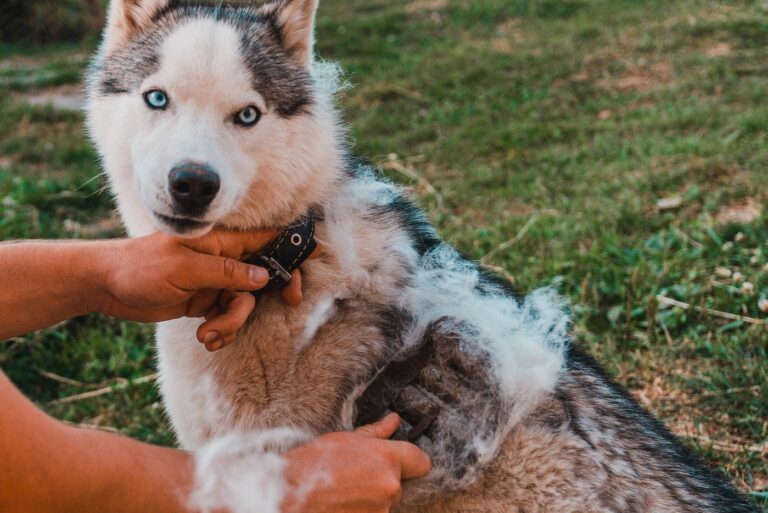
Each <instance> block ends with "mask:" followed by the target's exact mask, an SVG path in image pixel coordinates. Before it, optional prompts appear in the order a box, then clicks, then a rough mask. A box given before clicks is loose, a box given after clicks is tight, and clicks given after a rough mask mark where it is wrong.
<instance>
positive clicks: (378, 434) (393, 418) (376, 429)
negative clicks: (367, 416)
mask: <svg viewBox="0 0 768 513" xmlns="http://www.w3.org/2000/svg"><path fill="white" fill-rule="evenodd" d="M398 427H400V416H399V415H398V414H397V413H390V414H389V415H387V416H386V417H384V418H383V419H381V420H379V421H377V422H374V423H373V424H368V425H367V426H361V427H359V428H357V429H356V430H355V433H360V434H363V435H368V436H372V437H374V438H384V439H387V438H389V437H391V436H392V435H394V434H395V431H397V428H398Z"/></svg>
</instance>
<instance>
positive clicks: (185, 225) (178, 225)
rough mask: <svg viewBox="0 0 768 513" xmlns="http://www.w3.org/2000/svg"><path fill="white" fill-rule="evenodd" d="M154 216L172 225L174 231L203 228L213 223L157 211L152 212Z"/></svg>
mask: <svg viewBox="0 0 768 513" xmlns="http://www.w3.org/2000/svg"><path fill="white" fill-rule="evenodd" d="M153 214H154V215H155V217H157V218H158V219H159V220H161V221H162V222H164V223H165V224H167V225H169V226H172V227H173V228H174V229H175V230H176V231H179V232H185V231H187V230H193V229H195V228H205V227H206V226H210V225H212V224H213V223H211V222H206V221H198V220H197V219H192V218H190V217H171V216H166V215H163V214H159V213H157V212H153Z"/></svg>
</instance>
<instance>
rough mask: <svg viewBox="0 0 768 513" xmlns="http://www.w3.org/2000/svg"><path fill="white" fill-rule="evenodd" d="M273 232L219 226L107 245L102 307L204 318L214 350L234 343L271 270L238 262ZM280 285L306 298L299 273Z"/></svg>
mask: <svg viewBox="0 0 768 513" xmlns="http://www.w3.org/2000/svg"><path fill="white" fill-rule="evenodd" d="M276 235H277V234H276V232H274V231H255V232H227V231H220V230H215V231H213V232H211V233H209V234H207V235H205V236H203V237H200V238H196V239H182V238H176V237H171V236H168V235H165V234H163V233H155V234H152V235H149V236H146V237H141V238H136V239H121V240H116V241H110V242H106V243H104V247H103V251H100V252H99V254H98V257H97V258H98V259H99V261H100V265H99V266H98V267H99V268H100V269H101V270H102V271H101V272H102V273H103V276H102V280H101V282H102V283H104V290H103V297H102V298H101V300H100V301H99V305H100V307H99V311H100V312H102V313H104V314H106V315H110V316H112V317H117V318H120V319H127V320H133V321H140V322H159V321H165V320H170V319H176V318H179V317H205V318H206V322H204V323H203V324H202V325H201V326H200V327H199V329H198V331H197V338H198V340H200V342H202V343H204V344H205V347H206V348H207V349H208V350H209V351H215V350H217V349H220V348H222V347H224V346H225V345H227V344H229V343H230V342H232V341H233V340H234V338H235V336H236V335H237V331H238V330H239V329H240V327H241V326H242V325H243V324H244V323H245V321H246V320H247V319H248V316H249V315H250V314H251V312H252V311H253V308H254V306H255V304H256V301H255V298H254V297H253V295H252V294H251V293H250V291H254V290H259V289H261V288H263V287H264V286H265V285H266V284H267V281H268V279H269V275H268V273H267V271H266V269H264V268H262V267H258V266H254V265H249V264H246V263H243V262H241V261H240V260H241V259H242V258H243V257H246V256H248V255H251V254H253V253H256V252H258V251H259V250H260V249H261V248H262V247H264V246H265V245H266V244H267V243H268V242H269V241H271V240H272V239H273V238H274V237H275V236H276ZM292 276H293V277H292V279H291V281H290V283H289V284H288V285H287V286H286V287H285V288H284V289H283V290H282V298H283V301H285V302H286V303H287V304H289V305H297V304H299V303H301V274H300V273H299V272H298V270H296V271H294V273H293V275H292Z"/></svg>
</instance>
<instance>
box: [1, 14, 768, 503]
mask: <svg viewBox="0 0 768 513" xmlns="http://www.w3.org/2000/svg"><path fill="white" fill-rule="evenodd" d="M763 4H764V2H762V1H732V2H705V1H694V0H681V1H679V2H661V1H652V0H646V1H639V0H617V1H608V0H599V1H598V0H589V1H587V0H585V1H551V0H539V1H535V0H531V1H525V0H509V1H505V2H502V1H495V0H476V1H473V2H462V1H459V0H447V1H446V0H442V1H441V0H425V1H415V2H403V1H384V0H365V1H363V0H353V1H347V2H342V1H338V0H333V1H331V0H329V1H326V2H324V4H323V5H322V7H321V10H320V14H319V19H318V51H319V52H320V54H321V55H322V56H323V57H325V58H329V59H334V60H339V61H341V63H342V64H343V65H344V67H345V68H346V69H347V70H348V72H349V78H350V79H351V81H352V82H353V83H354V84H355V87H354V89H352V90H350V91H348V92H347V93H346V96H345V97H344V98H343V106H344V107H345V109H346V116H347V119H348V120H349V122H350V124H351V130H352V134H353V136H354V138H355V140H356V141H357V146H358V149H359V151H360V152H361V153H362V154H364V155H366V156H368V157H371V158H372V159H373V160H374V161H375V162H377V163H380V164H381V165H382V167H383V168H384V169H385V172H386V173H387V174H388V175H389V176H391V177H392V178H393V179H395V180H397V181H399V182H402V183H403V184H405V185H408V186H411V187H412V188H413V190H414V194H415V195H416V196H418V197H419V199H420V201H421V202H422V204H423V205H424V207H425V208H426V209H427V210H428V212H429V215H430V217H431V219H432V220H433V221H434V223H435V224H436V226H437V227H438V228H439V229H440V231H441V233H442V234H443V235H444V236H445V237H446V238H447V239H448V240H449V241H451V242H452V243H454V244H455V245H456V246H457V247H458V248H460V249H461V250H462V251H464V252H466V253H468V254H469V255H471V256H473V257H476V258H478V259H480V258H483V257H485V256H486V255H488V254H491V257H490V258H488V259H487V262H486V263H487V264H489V265H492V266H494V267H495V268H497V269H501V270H503V271H504V272H505V273H506V274H507V275H508V276H509V277H510V278H511V279H513V280H514V281H515V282H516V284H517V285H518V287H519V288H521V289H523V290H527V289H530V288H533V287H536V286H540V285H548V284H549V285H554V286H556V287H557V288H558V290H560V291H561V293H563V294H564V295H565V296H566V297H568V298H569V299H570V301H571V302H572V304H573V311H574V316H575V318H576V325H575V330H576V333H577V336H578V338H579V339H580V340H581V341H582V342H583V343H584V344H586V345H587V346H588V347H589V348H590V349H591V350H592V351H593V352H594V353H595V354H596V355H597V356H598V357H599V358H600V360H601V361H603V362H604V363H605V365H606V366H607V368H608V369H609V370H610V371H611V372H612V373H614V374H616V375H617V376H618V378H619V380H620V381H621V382H622V383H623V384H625V385H626V386H627V387H628V388H629V389H630V390H632V391H633V392H634V393H636V394H637V396H638V397H639V398H640V399H641V401H642V402H643V403H644V404H645V405H646V406H647V407H649V408H650V409H651V410H652V411H653V412H654V413H655V414H657V415H658V416H660V417H661V418H662V419H663V420H665V422H667V424H668V425H669V426H670V427H671V428H672V429H673V430H674V431H675V432H677V433H678V434H680V435H683V436H687V440H688V442H689V443H690V444H691V446H693V447H694V448H695V449H696V450H697V451H698V452H699V453H700V454H701V455H703V456H704V457H705V458H707V459H709V460H710V461H712V462H714V463H716V464H717V465H719V466H721V467H722V468H723V469H724V470H725V471H727V472H728V473H730V474H731V475H732V476H733V477H734V479H735V480H736V482H737V483H738V484H739V485H740V486H741V487H742V488H743V489H745V490H750V491H753V492H758V493H756V494H755V495H754V497H755V499H756V500H760V497H764V496H765V492H766V491H768V452H766V451H765V449H764V450H763V451H762V454H761V452H760V451H759V450H758V449H759V446H761V445H762V447H763V448H765V444H766V440H768V401H766V400H765V397H766V396H768V379H766V378H767V377H768V376H767V374H768V371H767V370H766V369H768V366H767V365H766V359H767V358H768V328H766V326H759V325H755V324H751V323H749V322H745V321H744V320H736V321H733V320H729V319H723V318H721V317H718V316H716V315H713V314H712V311H713V310H715V311H720V312H727V313H732V314H740V315H745V316H748V317H750V318H755V319H763V318H766V317H768V315H766V314H765V313H763V312H761V311H760V310H759V308H758V301H759V300H760V299H761V298H766V297H768V273H767V272H765V271H764V270H763V269H764V266H765V265H766V264H768V209H766V208H764V209H763V212H762V213H760V214H757V215H752V216H751V217H752V219H751V220H749V221H748V222H746V223H744V224H729V223H728V216H727V214H728V212H729V211H732V212H737V213H738V212H741V213H745V212H746V213H749V212H750V211H756V210H759V209H760V208H761V207H768V205H766V200H767V199H768V144H767V143H768V141H767V140H766V139H767V134H768V64H767V63H768V10H766V8H765V7H764V5H763ZM50 51H51V52H52V53H50V54H47V53H46V52H41V51H34V52H32V53H30V56H29V57H26V58H24V59H20V57H19V56H20V55H22V54H25V53H27V52H26V50H25V49H23V48H5V47H2V48H0V58H2V59H3V60H2V61H0V81H5V83H6V84H9V87H7V88H6V89H11V88H13V89H14V90H15V92H12V91H7V92H6V93H4V94H3V93H0V155H1V156H2V157H0V236H1V237H2V238H3V239H8V238H15V237H72V236H82V235H83V234H92V233H98V230H88V229H85V228H88V227H89V226H90V225H91V224H92V223H94V221H95V220H97V219H100V218H104V217H107V216H109V214H110V211H111V208H112V204H111V200H110V198H109V195H108V194H107V193H104V192H100V191H101V189H102V187H103V183H102V180H101V179H100V178H96V179H94V177H96V175H97V174H98V172H99V169H98V165H97V162H96V158H95V156H94V153H93V151H92V149H91V148H90V146H89V144H88V142H87V141H86V139H85V137H84V135H83V132H82V123H81V120H80V118H79V116H77V115H74V114H66V113H61V112H57V111H54V110H51V109H45V108H39V107H30V106H26V105H24V103H23V101H22V100H23V98H22V96H20V95H21V94H23V93H24V92H25V91H30V90H34V89H36V88H39V87H42V86H49V85H51V84H61V83H67V82H71V81H76V80H77V74H78V73H79V69H80V68H79V67H80V66H82V65H83V63H84V58H83V57H82V56H83V52H85V54H87V52H88V51H89V50H88V49H87V48H86V49H81V48H71V47H68V48H65V49H63V50H62V49H50ZM47 55H53V57H52V58H51V59H48V58H47ZM72 55H74V57H71V56H72ZM17 61H23V66H21V65H16V64H14V66H15V67H14V66H10V65H8V66H6V65H4V63H6V62H11V63H15V62H17ZM29 77H33V78H31V79H30V78H29ZM34 77H37V78H34ZM40 77H42V78H40ZM46 77H48V78H46ZM50 77H54V78H50ZM403 169H405V170H407V171H408V172H407V173H403ZM414 173H415V174H416V175H419V176H421V177H423V179H424V180H425V181H426V182H428V183H429V184H431V187H426V186H425V182H424V181H421V182H419V181H417V180H414V179H412V178H410V177H409V176H408V174H411V175H413V174H414ZM668 197H678V198H679V200H680V205H679V206H678V207H677V208H674V209H670V210H660V209H659V208H658V206H657V203H658V201H659V199H662V198H668ZM73 227H74V228H73ZM79 227H85V228H84V229H80V228H79ZM505 241H512V242H511V243H510V244H508V246H509V247H508V249H506V250H504V251H495V248H498V247H499V246H500V245H501V244H502V243H504V242H505ZM718 268H725V269H728V270H730V271H731V272H734V273H735V272H739V273H740V274H741V276H743V280H741V281H740V280H738V279H734V278H733V277H731V278H726V277H724V275H722V270H721V271H720V273H718V271H717V270H718ZM743 282H749V283H751V284H752V285H753V290H754V292H753V293H752V294H748V293H747V292H746V290H747V288H745V287H744V285H743ZM657 295H665V296H667V297H670V298H673V299H676V300H679V301H683V302H685V303H688V304H690V305H693V306H695V307H696V309H695V310H688V311H686V310H683V309H680V308H674V307H666V306H665V305H661V304H658V303H657V301H656V300H655V298H656V296H657ZM0 364H1V365H2V366H3V368H4V369H5V370H6V372H8V373H9V374H10V376H11V377H12V378H13V379H14V380H15V382H16V383H18V384H19V386H20V387H21V388H22V390H24V392H26V393H27V394H29V395H30V396H31V397H32V398H33V399H35V400H36V401H37V402H38V404H40V405H41V406H43V407H44V408H46V409H47V410H48V411H50V412H51V413H53V414H54V415H56V416H58V417H60V418H63V419H66V420H68V421H70V422H74V423H78V424H82V423H84V424H95V425H99V426H102V427H110V428H114V429H118V430H120V431H122V432H124V433H126V434H129V435H131V436H136V437H139V438H142V439H145V440H150V441H153V442H159V443H172V442H173V437H172V435H171V434H170V431H169V427H168V424H167V422H166V421H165V419H164V418H163V414H162V409H161V408H160V407H159V406H158V402H159V397H158V395H157V392H156V391H155V390H154V389H153V388H152V386H150V385H138V386H135V387H130V386H129V387H127V388H125V389H121V390H118V391H116V392H113V393H112V394H109V395H106V396H102V397H99V398H96V399H89V400H83V401H78V402H74V403H70V404H53V405H52V404H50V402H51V401H52V400H54V399H56V398H60V397H65V396H68V395H71V394H76V393H81V392H84V391H87V390H90V389H92V388H95V387H97V386H104V385H109V384H112V383H116V382H117V381H116V380H119V379H126V378H127V379H131V378H138V377H141V376H144V375H148V374H151V373H152V372H153V371H154V367H153V356H152V343H151V329H149V328H147V327H140V326H136V325H132V324H125V323H118V322H114V321H107V320H105V319H102V318H96V317H88V318H84V319H76V320H73V321H71V322H69V323H66V324H64V325H62V326H58V327H56V328H53V329H51V330H48V331H45V332H42V333H37V334H33V335H29V336H26V337H21V338H19V339H17V340H14V341H11V342H7V343H5V344H4V345H2V346H0ZM40 371H46V372H48V373H51V372H52V373H55V374H57V375H62V376H66V377H68V378H71V379H74V380H77V381H79V382H82V384H80V385H78V384H64V383H60V382H59V381H55V380H52V379H49V378H46V377H43V376H42V375H41V374H40ZM49 375H50V374H49ZM760 493H762V495H760ZM764 502H765V503H766V511H768V501H765V500H764Z"/></svg>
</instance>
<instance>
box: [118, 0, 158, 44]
mask: <svg viewBox="0 0 768 513" xmlns="http://www.w3.org/2000/svg"><path fill="white" fill-rule="evenodd" d="M171 1H172V0H111V1H110V2H109V14H108V17H107V31H106V33H105V36H104V45H105V46H106V48H107V50H108V51H109V50H112V49H114V48H116V47H118V46H120V45H121V44H123V43H125V42H126V41H128V40H129V39H130V38H131V36H133V35H135V34H136V33H138V32H140V31H141V30H142V29H143V28H144V27H146V26H147V25H149V23H150V22H151V21H152V15H153V14H155V13H156V12H158V11H159V10H160V9H162V8H163V7H165V6H166V5H167V4H169V3H170V2H171Z"/></svg>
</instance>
